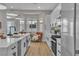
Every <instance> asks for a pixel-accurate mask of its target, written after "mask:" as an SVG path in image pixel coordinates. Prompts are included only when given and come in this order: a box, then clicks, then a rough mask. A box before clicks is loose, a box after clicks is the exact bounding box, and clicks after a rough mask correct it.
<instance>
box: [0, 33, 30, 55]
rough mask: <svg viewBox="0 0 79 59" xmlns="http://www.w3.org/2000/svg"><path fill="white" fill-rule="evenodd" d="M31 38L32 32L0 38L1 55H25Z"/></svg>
mask: <svg viewBox="0 0 79 59" xmlns="http://www.w3.org/2000/svg"><path fill="white" fill-rule="evenodd" d="M29 39H30V33H27V34H22V35H20V36H19V37H8V36H7V37H6V39H0V56H24V54H25V52H26V48H27V47H28V44H29Z"/></svg>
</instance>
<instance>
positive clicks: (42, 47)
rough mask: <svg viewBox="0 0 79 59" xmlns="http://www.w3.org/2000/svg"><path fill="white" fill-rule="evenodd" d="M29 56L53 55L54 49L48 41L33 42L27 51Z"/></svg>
mask: <svg viewBox="0 0 79 59" xmlns="http://www.w3.org/2000/svg"><path fill="white" fill-rule="evenodd" d="M26 55H27V56H51V55H53V54H52V51H51V50H50V49H49V48H48V45H47V43H46V42H31V45H30V47H29V49H28V51H27V54H26Z"/></svg>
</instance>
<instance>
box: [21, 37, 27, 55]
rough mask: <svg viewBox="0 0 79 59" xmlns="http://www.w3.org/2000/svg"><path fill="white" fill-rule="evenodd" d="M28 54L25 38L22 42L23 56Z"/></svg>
mask: <svg viewBox="0 0 79 59" xmlns="http://www.w3.org/2000/svg"><path fill="white" fill-rule="evenodd" d="M25 52H26V39H25V38H23V39H22V41H21V55H22V56H24V54H25Z"/></svg>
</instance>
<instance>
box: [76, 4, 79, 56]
mask: <svg viewBox="0 0 79 59" xmlns="http://www.w3.org/2000/svg"><path fill="white" fill-rule="evenodd" d="M76 50H79V3H77V4H76ZM76 55H77V56H79V54H76Z"/></svg>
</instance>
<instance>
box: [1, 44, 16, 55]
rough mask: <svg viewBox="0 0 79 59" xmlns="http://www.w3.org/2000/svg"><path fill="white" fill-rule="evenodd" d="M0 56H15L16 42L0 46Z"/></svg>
mask: <svg viewBox="0 0 79 59" xmlns="http://www.w3.org/2000/svg"><path fill="white" fill-rule="evenodd" d="M0 56H17V43H14V44H12V45H11V46H9V47H3V48H0Z"/></svg>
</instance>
